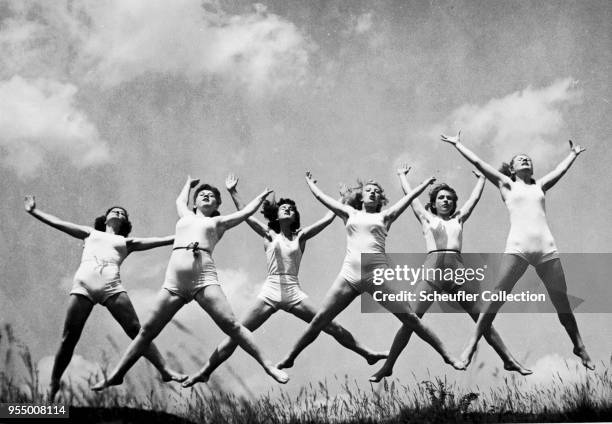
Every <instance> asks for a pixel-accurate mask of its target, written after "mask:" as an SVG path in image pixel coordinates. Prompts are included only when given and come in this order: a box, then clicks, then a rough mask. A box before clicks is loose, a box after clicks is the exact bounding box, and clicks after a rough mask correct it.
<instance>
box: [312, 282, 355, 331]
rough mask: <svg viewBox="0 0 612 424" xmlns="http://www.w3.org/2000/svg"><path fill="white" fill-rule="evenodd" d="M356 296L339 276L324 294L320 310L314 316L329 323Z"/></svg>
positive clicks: (352, 289)
mask: <svg viewBox="0 0 612 424" xmlns="http://www.w3.org/2000/svg"><path fill="white" fill-rule="evenodd" d="M358 295H359V293H358V292H357V291H356V290H355V289H354V288H352V287H351V286H350V285H349V283H348V281H346V279H345V278H343V277H342V276H340V275H339V276H338V277H336V280H335V281H334V282H333V284H332V286H331V287H330V289H329V290H328V291H327V293H326V294H325V297H324V298H323V302H321V308H320V309H319V311H318V312H317V314H316V315H315V316H316V317H318V318H319V319H323V320H324V321H325V322H331V321H332V320H333V319H334V318H335V317H336V316H337V315H338V314H339V313H340V312H342V311H343V310H344V309H346V307H347V306H348V305H350V304H351V302H353V300H355V298H356V297H357V296H358Z"/></svg>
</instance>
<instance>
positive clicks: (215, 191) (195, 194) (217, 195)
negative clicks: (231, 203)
mask: <svg viewBox="0 0 612 424" xmlns="http://www.w3.org/2000/svg"><path fill="white" fill-rule="evenodd" d="M204 190H208V191H212V194H213V196H215V199H217V206H221V203H222V201H221V192H220V191H219V189H218V188H217V187H215V186H212V185H210V184H202V185H201V186H199V187H198V188H196V189H195V191H194V192H193V204H194V205H195V201H196V198H197V197H198V194H200V192H201V191H204ZM195 210H196V207H195V206H194V207H193V211H194V212H195ZM219 215H221V213H220V212H219V211H218V210H216V211H214V212H213V214H212V216H219Z"/></svg>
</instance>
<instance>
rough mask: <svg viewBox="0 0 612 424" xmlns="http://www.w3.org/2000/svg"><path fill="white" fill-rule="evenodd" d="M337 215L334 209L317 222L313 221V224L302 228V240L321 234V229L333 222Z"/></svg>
mask: <svg viewBox="0 0 612 424" xmlns="http://www.w3.org/2000/svg"><path fill="white" fill-rule="evenodd" d="M335 217H336V214H335V213H333V212H332V211H329V212H327V213H326V214H325V215H324V216H323V218H321V219H319V220H318V221H317V222H315V223H313V224H312V225H309V226H308V227H306V228H304V229H303V230H302V240H303V241H306V240H308V239H311V238H313V237H314V236H316V235H317V234H319V233H320V232H321V231H323V230H324V229H325V227H327V226H328V225H329V224H331V223H332V221H333V220H334V218H335Z"/></svg>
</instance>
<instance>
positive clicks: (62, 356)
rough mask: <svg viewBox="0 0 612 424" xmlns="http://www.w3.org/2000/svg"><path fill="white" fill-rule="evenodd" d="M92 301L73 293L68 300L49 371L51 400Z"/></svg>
mask: <svg viewBox="0 0 612 424" xmlns="http://www.w3.org/2000/svg"><path fill="white" fill-rule="evenodd" d="M93 306H94V305H93V303H91V301H90V300H89V299H87V298H86V297H85V296H81V295H77V294H73V295H70V300H69V301H68V310H67V311H66V319H65V320H64V331H63V332H62V342H61V343H60V347H59V349H58V350H57V353H56V354H55V361H54V363H53V371H51V383H50V385H49V400H50V401H53V400H54V399H55V396H56V395H57V392H58V391H59V388H60V380H61V378H62V374H64V371H66V368H67V367H68V364H69V363H70V360H71V359H72V354H73V353H74V348H75V346H76V344H77V342H78V341H79V338H80V337H81V333H82V331H83V327H84V326H85V322H86V321H87V318H88V317H89V314H90V313H91V310H92V309H93Z"/></svg>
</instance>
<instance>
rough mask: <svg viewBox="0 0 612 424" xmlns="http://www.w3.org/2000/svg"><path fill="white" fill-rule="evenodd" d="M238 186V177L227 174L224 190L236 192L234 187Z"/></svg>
mask: <svg viewBox="0 0 612 424" xmlns="http://www.w3.org/2000/svg"><path fill="white" fill-rule="evenodd" d="M237 184H238V177H237V176H235V175H234V174H229V175H228V176H227V178H226V179H225V188H227V191H232V190H236V185H237Z"/></svg>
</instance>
